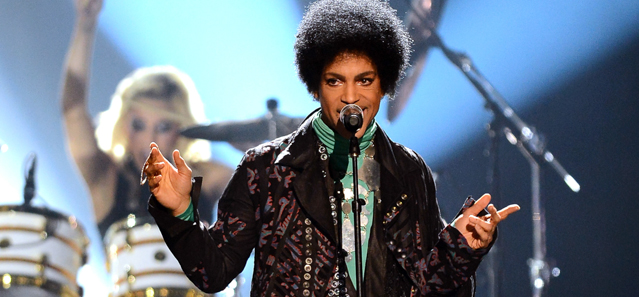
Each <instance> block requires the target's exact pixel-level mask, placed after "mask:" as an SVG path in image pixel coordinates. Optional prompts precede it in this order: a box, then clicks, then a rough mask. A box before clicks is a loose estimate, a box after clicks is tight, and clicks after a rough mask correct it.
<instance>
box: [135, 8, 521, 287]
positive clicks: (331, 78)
mask: <svg viewBox="0 0 639 297" xmlns="http://www.w3.org/2000/svg"><path fill="white" fill-rule="evenodd" d="M410 45H411V41H410V38H409V37H408V34H407V32H406V30H405V29H404V28H403V26H402V23H401V21H400V20H399V19H398V18H397V16H396V12H395V10H393V9H392V8H391V7H390V5H389V4H388V3H386V2H382V1H378V0H320V1H317V2H315V3H313V4H312V5H310V6H309V8H308V10H307V12H306V13H305V15H304V17H303V20H302V22H301V23H300V26H299V30H298V33H297V40H296V43H295V53H296V64H297V68H298V73H299V76H300V78H301V80H302V81H303V82H304V83H305V84H306V87H307V89H308V91H309V93H310V94H311V95H312V96H313V97H314V98H315V99H316V100H318V101H319V103H320V106H321V107H320V108H319V109H317V110H315V111H313V112H312V113H311V114H310V115H309V116H308V117H307V119H306V120H305V121H304V122H303V123H302V124H301V125H300V127H299V128H298V129H297V130H296V131H295V132H293V133H292V134H290V135H287V136H284V137H281V138H278V139H275V140H273V141H270V142H267V143H265V144H262V145H260V146H258V147H255V148H253V149H250V150H248V151H247V152H246V154H245V156H244V158H243V160H242V161H241V163H240V165H239V166H238V168H237V170H236V172H235V174H234V175H233V177H232V179H231V181H230V182H229V184H228V186H227V188H226V190H225V192H224V195H223V196H222V198H221V200H220V203H219V215H218V221H217V223H216V224H215V225H214V226H213V227H210V228H207V227H206V226H205V225H203V224H198V223H195V222H198V214H197V211H194V210H196V209H197V192H198V189H199V186H200V181H199V180H197V179H196V180H195V182H194V183H193V184H192V182H191V171H190V170H189V168H188V166H187V165H186V163H185V162H184V161H183V160H182V159H181V157H180V154H179V152H177V151H176V152H174V153H173V158H174V159H175V160H176V165H177V168H174V167H173V166H171V165H170V162H168V160H166V159H165V158H164V156H162V154H161V153H160V151H159V148H158V147H157V145H155V144H152V145H151V153H150V156H149V159H148V160H147V163H146V165H145V167H144V172H145V173H146V174H147V175H148V177H149V186H150V188H151V192H152V193H153V196H152V197H151V199H150V200H149V211H150V212H151V214H152V215H153V216H154V218H155V220H156V222H157V223H158V225H159V226H160V229H161V230H162V232H163V235H164V239H165V241H166V243H167V245H168V246H169V248H170V249H171V250H172V251H173V253H174V254H175V256H176V258H177V259H178V260H179V261H180V264H181V265H182V268H183V269H184V271H185V273H186V274H187V276H188V277H189V278H190V279H191V281H193V282H194V283H195V284H196V285H197V286H198V287H199V288H200V289H202V290H203V291H205V292H217V291H219V290H222V289H224V288H225V287H226V285H227V284H228V283H229V282H230V281H231V280H233V278H235V276H237V274H238V273H240V271H242V269H243V267H244V264H245V263H246V261H247V259H248V258H249V255H250V254H251V251H252V250H253V249H255V263H253V265H254V267H253V271H254V274H253V279H252V283H251V296H356V295H358V293H360V294H361V293H363V292H365V293H364V294H362V295H363V296H472V295H473V294H474V274H475V271H476V269H477V267H478V265H479V263H480V262H481V259H482V257H483V256H484V255H485V254H486V253H488V251H489V249H490V247H491V246H492V244H493V242H494V239H495V237H496V233H495V230H496V226H497V224H498V223H499V222H500V221H501V220H504V219H505V218H506V217H507V216H508V215H509V214H511V213H513V212H515V211H517V210H518V209H519V206H517V205H510V206H508V207H506V208H504V209H502V210H499V211H498V210H497V209H496V208H495V207H494V206H493V205H488V204H489V201H490V195H488V194H485V195H483V196H482V197H481V198H480V199H479V200H477V201H474V200H472V199H470V198H469V199H467V200H466V202H465V203H464V205H463V208H462V210H461V211H460V213H459V215H458V216H457V217H456V218H454V220H453V223H451V224H449V225H446V224H445V222H444V221H443V219H442V218H441V215H440V212H439V207H438V204H437V198H436V196H435V183H434V182H433V177H432V174H431V171H430V169H429V168H428V166H426V164H425V163H424V160H423V159H422V158H421V157H420V156H419V155H418V154H417V153H416V152H414V151H413V150H411V149H408V148H406V147H404V146H402V145H400V144H398V143H395V142H393V141H391V140H390V139H389V138H388V136H387V135H386V133H384V131H383V130H382V129H381V127H379V125H378V124H377V123H376V122H375V115H376V114H377V112H378V110H379V106H380V102H381V100H382V98H383V97H384V96H386V95H390V96H392V95H393V94H394V92H395V89H396V88H397V82H398V80H399V79H400V78H401V76H402V75H403V72H404V70H405V69H406V67H407V64H408V60H409V55H410ZM355 106H356V107H355ZM344 107H352V108H357V107H358V108H359V109H361V115H362V127H361V129H359V130H357V131H356V132H355V133H354V134H353V133H352V132H350V131H349V130H348V129H347V128H346V127H345V126H344V124H343V123H342V122H341V121H340V120H339V118H340V112H341V110H342V109H343V108H344ZM353 135H354V136H356V137H357V138H358V140H359V147H360V150H361V152H362V153H361V154H360V156H359V157H358V159H357V160H358V162H357V164H358V166H357V169H356V170H357V173H358V174H357V175H358V176H359V177H358V180H359V181H358V184H359V186H358V187H357V191H355V189H354V188H355V186H354V185H353V184H354V183H353V180H354V178H353V175H354V174H353V173H354V172H353V171H354V170H353V163H354V162H352V161H351V158H349V139H350V138H351V137H352V136H353ZM354 192H359V197H358V198H359V199H361V200H364V201H365V202H366V203H365V205H364V206H363V207H362V212H361V214H360V221H361V230H355V229H354V226H353V221H354V215H355V214H354V213H353V211H352V202H353V200H354V198H355V197H354ZM460 202H461V201H460ZM486 207H487V211H488V213H487V212H485V211H483V209H484V208H486ZM357 233H359V234H361V238H362V240H361V248H362V256H363V261H362V264H363V269H362V271H363V272H364V273H363V283H362V286H363V288H358V287H357V286H356V281H355V280H356V278H355V271H356V268H355V262H356V261H355V259H354V251H355V241H354V234H357ZM358 290H360V292H358Z"/></svg>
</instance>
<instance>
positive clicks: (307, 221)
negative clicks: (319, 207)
mask: <svg viewBox="0 0 639 297" xmlns="http://www.w3.org/2000/svg"><path fill="white" fill-rule="evenodd" d="M304 224H306V225H309V226H310V225H311V219H309V218H306V219H305V220H304Z"/></svg>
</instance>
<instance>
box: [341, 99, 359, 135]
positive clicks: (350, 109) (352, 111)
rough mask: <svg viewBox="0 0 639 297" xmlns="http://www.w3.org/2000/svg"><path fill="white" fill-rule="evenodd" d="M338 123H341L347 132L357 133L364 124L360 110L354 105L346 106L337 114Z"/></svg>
mask: <svg viewBox="0 0 639 297" xmlns="http://www.w3.org/2000/svg"><path fill="white" fill-rule="evenodd" d="M339 121H340V122H342V124H343V125H344V127H345V128H346V130H347V131H348V132H351V133H353V134H355V133H357V131H358V130H359V129H360V128H362V124H363V123H364V119H363V118H362V109H361V108H360V107H359V106H357V105H355V104H347V105H346V106H344V108H342V111H340V112H339Z"/></svg>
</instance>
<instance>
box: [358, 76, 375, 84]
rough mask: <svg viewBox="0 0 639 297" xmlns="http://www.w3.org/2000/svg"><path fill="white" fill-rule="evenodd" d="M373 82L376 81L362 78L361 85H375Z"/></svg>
mask: <svg viewBox="0 0 639 297" xmlns="http://www.w3.org/2000/svg"><path fill="white" fill-rule="evenodd" d="M373 81H374V79H372V78H362V80H361V81H360V83H361V84H362V85H365V86H368V85H370V84H372V83H373Z"/></svg>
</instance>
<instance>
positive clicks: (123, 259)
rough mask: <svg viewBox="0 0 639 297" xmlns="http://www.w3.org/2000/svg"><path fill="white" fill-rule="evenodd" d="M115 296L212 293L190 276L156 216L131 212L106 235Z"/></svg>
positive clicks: (110, 228)
mask: <svg viewBox="0 0 639 297" xmlns="http://www.w3.org/2000/svg"><path fill="white" fill-rule="evenodd" d="M104 244H105V246H106V253H107V258H108V263H107V269H108V271H109V273H110V275H111V280H112V283H113V289H112V293H111V295H110V296H112V297H121V296H125V297H133V296H136V297H137V296H189V297H201V296H210V295H208V294H205V293H202V292H201V291H200V290H198V289H197V288H196V287H195V285H193V283H191V281H190V280H189V279H188V278H187V277H186V275H185V274H184V272H183V271H182V269H181V268H180V264H179V263H178V261H177V259H176V258H175V257H174V256H173V254H172V253H171V251H170V250H169V248H168V247H167V246H166V243H164V239H163V238H162V234H161V233H160V229H159V228H158V226H157V225H156V224H155V223H154V222H153V219H152V218H140V217H135V216H134V215H129V217H128V218H127V219H124V220H122V221H118V222H116V223H114V224H113V225H111V227H109V229H108V230H107V233H106V235H105V237H104Z"/></svg>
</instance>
